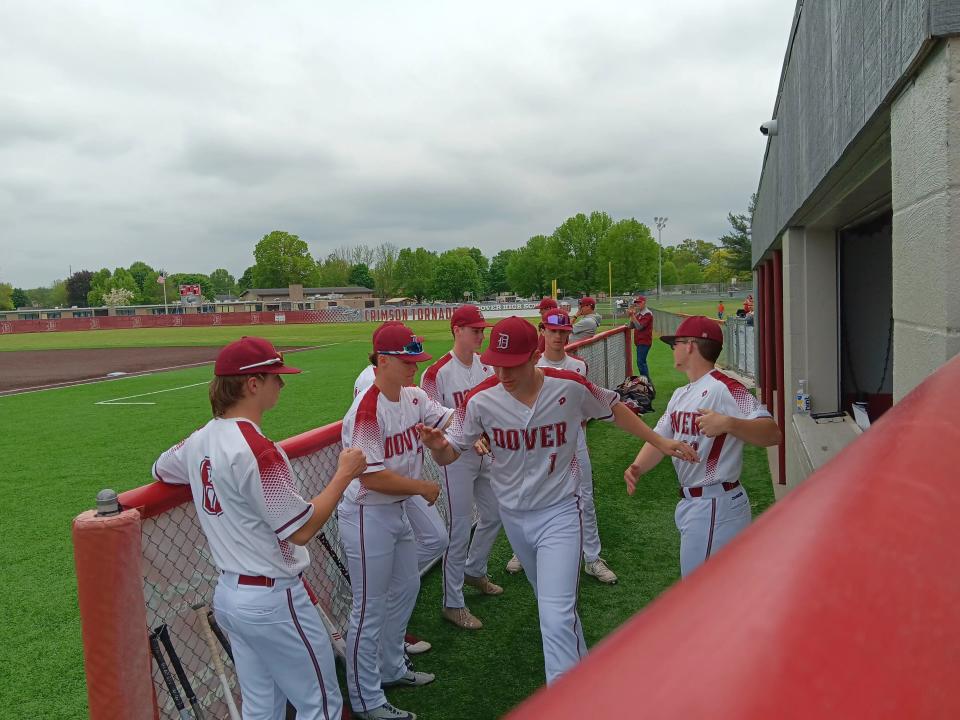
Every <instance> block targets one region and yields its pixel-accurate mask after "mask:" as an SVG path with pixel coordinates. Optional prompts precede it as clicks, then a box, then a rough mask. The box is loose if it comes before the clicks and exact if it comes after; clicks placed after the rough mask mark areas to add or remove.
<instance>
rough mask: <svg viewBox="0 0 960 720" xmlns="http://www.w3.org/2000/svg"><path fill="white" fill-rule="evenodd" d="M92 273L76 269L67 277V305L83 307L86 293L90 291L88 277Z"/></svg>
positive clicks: (91, 275)
mask: <svg viewBox="0 0 960 720" xmlns="http://www.w3.org/2000/svg"><path fill="white" fill-rule="evenodd" d="M92 277H93V273H92V272H90V271H89V270H77V271H76V272H75V273H73V275H71V276H70V277H68V278H67V280H66V283H67V305H71V306H72V305H76V306H77V307H83V306H85V305H86V304H87V293H89V292H90V279H91V278H92Z"/></svg>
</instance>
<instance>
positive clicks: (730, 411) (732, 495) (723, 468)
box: [624, 316, 781, 576]
mask: <svg viewBox="0 0 960 720" xmlns="http://www.w3.org/2000/svg"><path fill="white" fill-rule="evenodd" d="M660 339H661V340H663V341H664V342H665V343H667V345H670V346H671V347H672V348H673V362H674V367H676V368H677V369H678V370H679V371H680V372H682V373H684V374H685V375H686V376H687V379H688V380H689V381H690V382H689V384H687V385H684V386H683V387H681V388H678V389H677V390H676V391H675V392H674V393H673V397H671V398H670V402H669V403H667V409H666V410H665V411H664V413H663V416H662V417H661V418H660V421H659V422H658V423H657V425H656V427H655V428H654V430H655V431H656V432H657V434H659V435H661V436H663V437H664V438H670V439H673V440H684V441H686V442H688V443H689V444H690V445H692V446H693V447H694V448H695V449H696V450H697V453H698V454H699V457H700V462H699V463H697V464H693V463H685V462H677V460H676V459H674V463H673V465H674V469H675V470H676V472H677V479H678V480H679V482H680V501H679V503H678V504H677V509H676V512H675V513H674V519H675V522H676V524H677V529H678V530H679V531H680V574H681V575H683V576H686V575H689V574H690V573H691V572H693V571H694V570H695V569H696V568H697V567H699V566H700V565H701V564H702V563H703V562H705V561H706V560H707V559H708V558H709V557H710V556H711V555H712V554H713V553H715V552H717V550H719V549H720V548H721V547H723V546H724V545H726V544H727V543H728V542H730V540H732V539H733V537H734V536H735V535H736V534H737V533H738V532H740V531H741V530H743V529H744V528H745V527H747V525H749V524H750V500H749V498H748V497H747V491H746V489H745V488H744V487H743V486H742V485H741V484H740V471H741V468H742V466H743V444H744V443H745V442H746V443H750V444H751V445H759V446H761V447H769V446H771V445H776V444H778V443H779V442H780V440H781V437H780V429H779V428H778V427H777V424H776V422H774V420H773V418H772V417H771V416H770V413H769V412H768V411H767V409H766V408H765V407H764V406H763V405H762V404H761V403H760V402H759V401H758V400H757V399H756V398H755V397H754V396H753V395H751V394H750V392H749V391H748V390H747V389H746V388H745V387H744V386H743V385H741V384H740V383H739V382H737V381H736V380H734V379H733V378H731V377H728V376H727V375H725V374H724V373H722V372H720V371H719V370H717V369H716V366H715V364H714V363H716V360H717V358H718V357H720V351H721V350H722V349H723V332H722V331H721V329H720V326H719V324H717V323H716V322H714V321H713V320H711V319H710V318H706V317H703V316H696V317H689V318H687V319H686V320H684V321H683V322H682V323H680V326H679V327H678V328H677V331H676V334H675V335H664V336H662V337H661V338H660ZM662 459H663V453H661V452H660V451H659V450H657V448H655V447H654V446H653V445H651V444H649V443H648V444H646V445H644V446H643V447H642V448H641V449H640V452H639V453H638V454H637V457H636V459H635V460H634V461H633V463H632V464H631V465H630V467H629V468H627V471H626V472H625V473H624V480H625V481H626V483H627V492H628V493H629V494H630V495H632V494H633V493H634V490H635V489H636V486H637V482H638V480H639V479H640V477H641V476H642V475H644V474H645V473H647V472H649V471H650V470H652V469H653V468H654V467H656V465H657V463H659V462H660V460H662Z"/></svg>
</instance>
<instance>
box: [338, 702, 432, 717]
mask: <svg viewBox="0 0 960 720" xmlns="http://www.w3.org/2000/svg"><path fill="white" fill-rule="evenodd" d="M353 717H355V718H360V720H417V716H416V715H414V714H413V713H412V712H407V711H406V710H401V709H400V708H395V707H394V706H393V705H391V704H390V703H387V704H386V705H381V706H380V707H378V708H374V709H373V710H368V711H367V712H358V711H357V710H354V711H353Z"/></svg>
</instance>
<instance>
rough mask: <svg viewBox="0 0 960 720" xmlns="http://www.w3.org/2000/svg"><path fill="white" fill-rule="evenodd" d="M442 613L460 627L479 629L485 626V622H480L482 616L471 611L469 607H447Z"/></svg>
mask: <svg viewBox="0 0 960 720" xmlns="http://www.w3.org/2000/svg"><path fill="white" fill-rule="evenodd" d="M441 614H442V615H443V617H444V618H445V619H447V620H449V621H450V622H452V623H453V624H454V625H456V626H457V627H458V628H461V629H463V630H479V629H480V628H482V627H483V623H482V622H480V618H478V617H477V616H476V615H474V614H473V613H472V612H470V611H469V610H468V609H467V608H465V607H461V608H449V607H445V608H444V609H443V610H442V611H441Z"/></svg>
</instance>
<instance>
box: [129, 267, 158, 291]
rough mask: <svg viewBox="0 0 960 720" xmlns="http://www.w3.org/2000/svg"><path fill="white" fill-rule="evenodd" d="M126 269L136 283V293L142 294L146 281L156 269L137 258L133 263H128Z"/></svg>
mask: <svg viewBox="0 0 960 720" xmlns="http://www.w3.org/2000/svg"><path fill="white" fill-rule="evenodd" d="M127 270H128V271H129V272H130V274H131V275H132V276H133V281H134V282H135V283H136V284H137V295H138V296H139V295H143V290H144V288H145V287H146V284H147V281H148V280H149V279H150V276H151V275H153V274H154V273H155V272H156V271H155V270H154V269H153V268H152V267H150V266H149V265H147V264H146V263H145V262H143V261H142V260H137V261H136V262H135V263H133V264H132V265H130V267H129V268H127Z"/></svg>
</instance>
